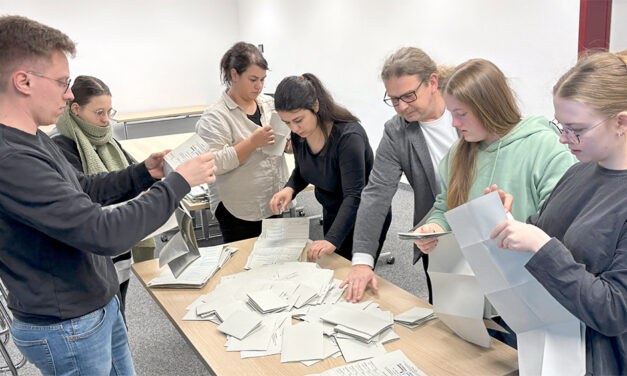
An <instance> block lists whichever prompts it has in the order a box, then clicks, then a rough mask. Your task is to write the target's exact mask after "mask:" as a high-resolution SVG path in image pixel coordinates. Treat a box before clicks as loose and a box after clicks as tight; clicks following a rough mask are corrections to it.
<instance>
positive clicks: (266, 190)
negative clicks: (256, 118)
mask: <svg viewBox="0 0 627 376" xmlns="http://www.w3.org/2000/svg"><path fill="white" fill-rule="evenodd" d="M257 104H258V105H259V109H260V111H261V123H262V124H263V125H266V124H270V117H271V116H272V112H273V111H274V100H273V99H272V98H271V97H269V96H266V95H259V96H258V97H257ZM257 128H259V126H258V125H257V124H255V123H253V122H252V121H250V120H249V119H248V118H247V117H246V113H245V112H244V110H243V109H242V108H241V107H240V106H238V105H237V104H236V103H235V102H234V101H233V100H232V99H231V98H230V97H229V96H228V95H227V93H226V91H225V92H223V93H222V97H221V98H220V99H219V100H218V102H217V103H215V104H214V105H212V106H210V107H209V108H208V109H207V110H206V111H205V112H204V113H203V115H202V116H201V117H200V120H198V123H196V133H198V135H199V136H200V137H202V138H203V139H204V140H205V141H206V142H207V143H208V144H209V147H210V148H211V151H212V152H213V153H214V154H215V163H216V167H217V168H218V171H217V174H216V175H217V176H216V182H215V183H214V184H211V185H210V187H209V198H210V200H211V211H212V212H213V213H214V214H215V211H216V208H217V207H218V204H219V203H220V202H222V203H223V204H224V206H225V207H226V208H227V210H228V211H229V212H230V213H231V214H233V215H234V216H236V217H237V218H239V219H243V220H247V221H259V220H261V219H263V218H267V217H270V216H271V215H273V213H272V211H271V210H270V205H269V204H270V199H272V196H273V195H274V194H275V193H277V192H278V191H279V190H281V189H282V188H283V187H284V186H285V183H286V182H287V179H288V178H289V175H288V170H287V164H286V162H285V157H284V156H280V157H276V156H270V155H267V154H265V153H263V152H262V151H261V149H257V150H255V151H253V152H252V153H251V154H250V155H249V156H248V158H246V159H245V160H244V161H243V162H242V163H240V162H239V160H238V158H237V153H236V152H235V148H234V145H237V144H238V143H240V142H242V141H243V140H244V139H246V138H248V137H250V135H252V134H253V132H254V131H255V130H256V129H257Z"/></svg>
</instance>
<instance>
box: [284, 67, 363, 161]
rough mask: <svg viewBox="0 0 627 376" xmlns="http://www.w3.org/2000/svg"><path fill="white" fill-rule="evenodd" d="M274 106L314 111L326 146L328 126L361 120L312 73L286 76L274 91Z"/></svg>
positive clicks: (292, 109)
mask: <svg viewBox="0 0 627 376" xmlns="http://www.w3.org/2000/svg"><path fill="white" fill-rule="evenodd" d="M316 101H318V111H317V112H316V111H314V105H315V103H316ZM274 108H275V109H276V110H277V111H295V110H309V111H311V112H313V113H314V114H315V115H316V117H317V119H318V122H317V125H318V127H320V128H321V129H322V131H323V132H322V133H323V134H324V141H325V147H324V148H326V145H327V144H328V142H329V129H330V128H327V127H333V123H335V122H339V123H348V122H358V121H359V119H358V118H357V117H356V116H355V115H353V114H352V113H351V112H350V111H348V110H347V109H345V108H344V107H342V106H340V105H338V104H337V103H335V101H334V100H333V97H332V96H331V94H329V92H328V91H327V90H326V89H325V88H324V85H322V82H320V80H319V79H318V77H316V76H314V75H313V74H311V73H305V74H303V75H301V76H289V77H285V78H284V79H283V80H282V81H281V82H280V83H279V86H277V88H276V92H275V93H274ZM324 148H323V149H324Z"/></svg>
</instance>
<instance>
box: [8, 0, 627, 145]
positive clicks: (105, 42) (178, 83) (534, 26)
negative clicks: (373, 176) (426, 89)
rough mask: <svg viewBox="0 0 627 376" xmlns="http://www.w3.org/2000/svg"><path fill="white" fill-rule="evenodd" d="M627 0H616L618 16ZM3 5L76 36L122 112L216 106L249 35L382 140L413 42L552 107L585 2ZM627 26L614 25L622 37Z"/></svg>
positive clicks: (276, 64) (530, 103)
mask: <svg viewBox="0 0 627 376" xmlns="http://www.w3.org/2000/svg"><path fill="white" fill-rule="evenodd" d="M626 2H627V0H614V12H613V14H614V24H615V25H617V24H619V22H618V21H617V17H619V16H618V14H619V13H623V14H624V13H625V10H624V9H625V7H626V6H625V5H626V4H625V3H626ZM621 7H622V8H621ZM621 9H622V10H621ZM0 14H20V15H24V16H27V17H30V18H34V19H36V20H39V21H41V22H43V23H46V24H48V25H51V26H54V27H57V28H59V29H60V30H62V31H64V32H65V33H67V34H68V35H69V36H70V37H71V38H72V39H73V40H75V41H76V42H77V43H78V47H77V48H78V54H77V57H76V59H74V60H72V61H71V63H70V68H71V74H72V76H76V75H79V74H90V75H94V76H97V77H100V78H102V79H103V80H104V81H105V82H106V83H107V84H108V85H109V86H110V87H111V90H112V91H113V96H114V106H115V107H116V108H117V109H118V110H119V111H121V112H134V111H142V110H151V109H160V108H168V107H177V106H187V105H196V104H209V103H212V102H214V101H215V100H216V98H217V97H218V96H219V92H220V91H221V90H222V86H221V85H220V82H219V69H218V64H219V60H220V58H221V56H222V54H223V53H224V52H225V51H226V50H227V49H228V47H229V46H230V45H232V44H233V43H234V42H235V41H237V40H240V39H243V40H246V41H249V42H252V43H255V44H259V43H263V44H264V46H265V50H266V53H265V55H266V57H267V59H268V62H269V64H270V68H271V71H270V72H269V75H268V80H267V84H266V86H267V89H266V90H267V91H274V88H275V87H276V85H277V83H278V82H279V81H280V80H281V79H282V78H283V77H284V76H286V75H291V74H300V73H303V72H312V73H315V74H317V75H318V76H319V77H320V78H321V79H322V80H323V82H324V83H325V84H326V85H327V86H328V88H329V89H330V91H331V92H332V93H333V94H334V96H335V97H336V99H337V100H338V102H340V103H341V104H343V105H345V106H346V107H348V108H349V109H350V110H351V111H353V112H354V113H355V114H356V115H357V116H359V117H360V118H361V119H362V121H363V124H364V126H365V127H366V129H367V131H368V133H369V136H370V139H371V143H372V145H373V146H376V145H377V144H378V142H379V139H380V135H381V131H382V125H383V123H384V122H385V120H386V119H388V118H389V117H390V116H391V115H392V114H394V110H393V109H392V108H389V107H387V106H385V104H383V103H382V101H381V99H382V97H383V92H384V87H383V84H382V83H381V81H380V79H379V72H380V69H381V66H382V63H383V60H384V58H385V57H386V56H387V55H388V54H390V53H391V52H393V51H394V50H396V49H397V48H399V47H401V46H405V45H413V46H418V47H421V48H423V49H424V50H425V51H426V52H427V53H428V54H430V55H431V56H432V57H433V58H434V60H436V62H438V63H442V64H459V63H461V62H463V61H465V60H467V59H469V58H473V57H484V58H487V59H490V60H492V61H493V62H495V63H496V64H497V65H498V66H499V67H501V69H502V70H503V71H504V72H505V74H506V75H507V76H508V77H510V78H511V82H512V86H513V88H514V89H515V91H516V92H517V93H518V96H519V97H520V100H521V104H522V109H523V112H524V113H525V114H543V115H546V116H549V117H550V116H552V113H553V110H552V106H551V95H550V89H551V86H552V85H553V83H554V82H555V81H556V79H557V78H558V77H559V75H560V74H562V73H563V72H564V71H565V70H566V69H567V68H568V67H569V66H571V65H572V64H574V62H575V60H576V54H577V38H578V23H579V0H552V1H546V0H525V1H521V0H472V1H463V0H437V1H434V0H391V1H382V0H317V1H313V0H237V1H235V0H204V1H197V0H179V1H175V0H153V1H150V2H148V1H138V0H126V1H124V0H107V1H106V2H89V1H84V0H80V1H79V0H61V1H48V0H22V1H17V0H0ZM623 18H624V17H623ZM621 27H623V28H624V27H625V26H624V25H621ZM615 30H619V31H615ZM617 34H619V35H617ZM621 34H622V35H621ZM625 34H626V33H625V32H622V31H621V30H620V29H617V27H614V28H613V30H612V36H613V41H614V40H619V42H617V43H623V42H624V38H625ZM621 38H622V41H623V42H620V40H621Z"/></svg>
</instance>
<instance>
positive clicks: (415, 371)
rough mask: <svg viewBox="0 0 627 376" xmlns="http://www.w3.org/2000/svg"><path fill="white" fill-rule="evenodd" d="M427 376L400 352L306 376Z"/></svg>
mask: <svg viewBox="0 0 627 376" xmlns="http://www.w3.org/2000/svg"><path fill="white" fill-rule="evenodd" d="M381 375H385V376H427V375H426V374H425V373H424V372H422V371H421V370H420V369H419V368H418V367H416V366H415V365H414V364H413V363H412V362H411V361H410V360H409V359H408V358H407V357H406V356H405V354H403V352H402V351H401V350H396V351H393V352H391V353H387V354H383V355H378V356H375V357H374V358H372V359H368V360H363V361H361V362H357V363H353V364H348V365H345V366H341V367H337V368H333V369H330V370H327V371H324V372H323V373H320V374H317V375H308V376H381Z"/></svg>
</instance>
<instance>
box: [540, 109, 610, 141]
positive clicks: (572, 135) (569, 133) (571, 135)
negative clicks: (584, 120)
mask: <svg viewBox="0 0 627 376" xmlns="http://www.w3.org/2000/svg"><path fill="white" fill-rule="evenodd" d="M615 116H616V115H612V116H610V117H608V118H605V119H604V120H602V121H600V122H598V123H596V124H595V125H593V126H591V127H590V128H588V129H584V130H581V131H579V132H575V130H574V129H572V128H571V127H565V126H563V125H562V124H561V123H560V122H559V121H557V119H553V120H551V121H550V122H549V123H551V124H553V125H554V126H555V128H557V130H558V131H559V132H560V133H561V134H564V135H566V138H567V139H568V141H570V142H572V143H573V144H580V143H581V137H582V136H583V135H584V134H586V133H588V132H589V131H591V130H593V129H594V128H596V127H598V126H599V125H601V124H603V123H605V122H606V121H608V120H610V119H613V118H614V117H615Z"/></svg>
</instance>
